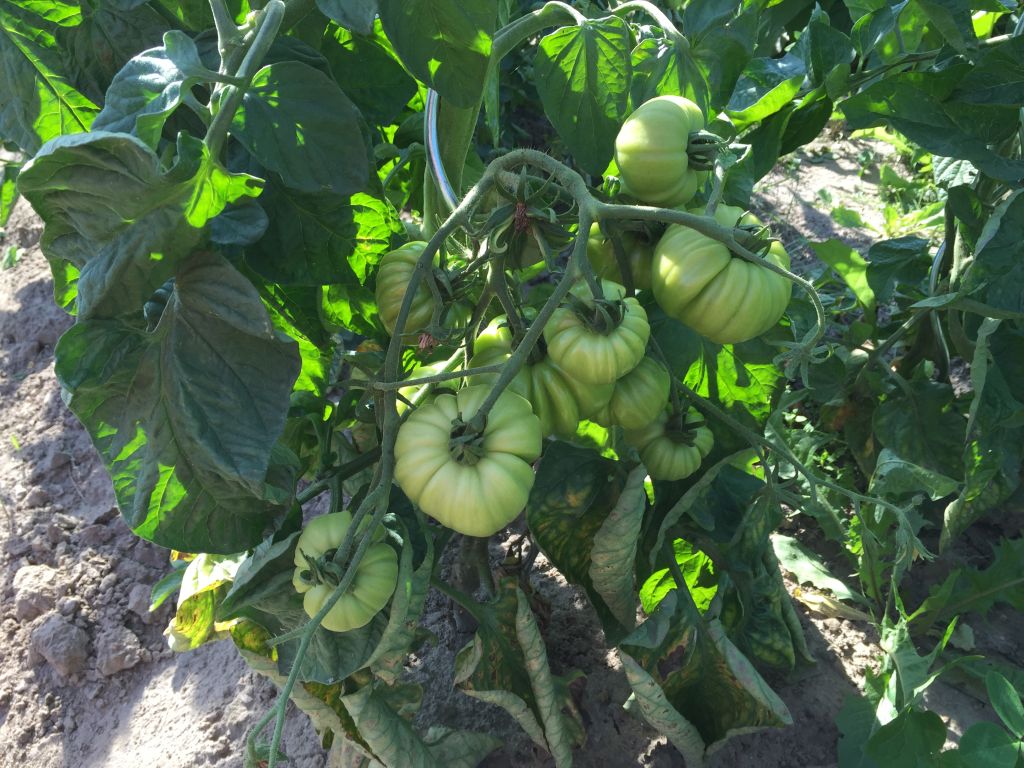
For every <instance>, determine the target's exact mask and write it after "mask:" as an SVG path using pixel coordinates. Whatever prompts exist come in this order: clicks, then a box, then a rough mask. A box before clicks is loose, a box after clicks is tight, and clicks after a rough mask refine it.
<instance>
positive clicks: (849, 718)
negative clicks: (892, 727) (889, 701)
mask: <svg viewBox="0 0 1024 768" xmlns="http://www.w3.org/2000/svg"><path fill="white" fill-rule="evenodd" d="M878 725H879V723H878V721H877V720H876V719H875V706H874V705H873V704H872V703H871V702H870V701H869V700H868V699H867V698H865V697H864V696H860V695H853V696H847V697H846V700H845V701H844V702H843V708H842V709H841V710H840V711H839V714H838V715H836V726H837V727H838V728H839V748H838V750H837V757H838V758H839V768H879V766H878V763H876V762H875V761H874V760H872V759H871V758H870V757H868V756H867V755H866V754H865V751H864V750H865V748H866V746H867V743H868V739H870V738H871V734H872V733H874V731H875V730H876V729H877V728H878Z"/></svg>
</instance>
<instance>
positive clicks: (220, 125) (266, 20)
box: [205, 0, 285, 158]
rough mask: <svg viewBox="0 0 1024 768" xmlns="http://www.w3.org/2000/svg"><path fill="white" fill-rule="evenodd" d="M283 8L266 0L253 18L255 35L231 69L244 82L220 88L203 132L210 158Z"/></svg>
mask: <svg viewBox="0 0 1024 768" xmlns="http://www.w3.org/2000/svg"><path fill="white" fill-rule="evenodd" d="M284 10H285V7H284V3H282V2H281V0H270V2H269V3H267V7H266V8H264V9H263V13H261V14H260V16H259V18H258V19H257V20H256V30H255V37H254V39H253V41H252V45H251V46H250V47H249V50H248V51H246V53H245V58H244V59H242V63H241V65H240V66H239V67H238V71H237V72H236V73H235V76H236V77H238V78H239V80H241V82H243V83H244V84H245V85H244V86H235V85H229V86H228V87H227V88H226V89H225V90H224V94H223V96H222V103H221V105H220V109H219V110H218V112H217V114H216V115H215V116H214V118H213V122H212V123H211V124H210V129H209V130H208V131H207V132H206V139H205V141H206V146H207V147H208V148H209V150H210V156H211V157H213V158H218V157H220V152H221V149H222V148H223V147H224V142H225V141H226V140H227V136H228V130H229V129H230V127H231V121H232V120H233V119H234V117H235V112H237V111H238V108H239V107H240V106H241V105H242V98H243V97H244V96H245V89H246V88H247V87H248V86H249V83H251V82H252V78H253V76H254V75H255V74H256V71H257V70H258V69H259V67H260V63H261V62H262V61H263V57H264V56H266V55H267V51H269V50H270V46H271V45H273V43H274V38H275V37H277V31H278V29H280V27H281V21H282V20H283V19H284Z"/></svg>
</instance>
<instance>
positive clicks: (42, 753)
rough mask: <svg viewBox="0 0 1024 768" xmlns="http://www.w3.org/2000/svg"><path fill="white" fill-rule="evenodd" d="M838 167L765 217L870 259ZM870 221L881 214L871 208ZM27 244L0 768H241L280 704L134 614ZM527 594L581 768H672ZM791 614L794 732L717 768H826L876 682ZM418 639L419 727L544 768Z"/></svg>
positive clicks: (17, 277)
mask: <svg viewBox="0 0 1024 768" xmlns="http://www.w3.org/2000/svg"><path fill="white" fill-rule="evenodd" d="M847 149H848V151H846V152H845V153H836V154H833V155H831V156H827V157H825V158H824V159H822V158H821V157H820V156H815V155H813V154H807V153H802V155H801V156H802V157H803V161H802V162H800V163H797V164H796V165H795V167H789V168H784V169H780V171H777V172H776V173H774V174H773V175H772V176H771V177H769V178H768V179H766V180H765V182H764V183H763V184H762V185H761V186H760V187H759V191H758V207H759V209H762V210H765V209H768V210H771V211H774V212H775V214H776V215H777V217H778V220H779V221H783V222H785V224H787V225H788V226H787V227H786V232H787V233H789V235H790V236H791V237H792V238H798V236H797V235H796V234H795V233H803V234H804V235H805V236H808V237H812V238H815V239H825V238H827V237H831V236H839V237H845V238H847V239H848V241H849V242H851V243H852V244H854V245H856V246H863V245H866V244H867V243H868V242H870V240H871V239H872V238H871V237H870V236H865V234H864V233H863V232H857V231H850V230H846V229H844V228H842V227H840V226H838V225H837V224H836V223H835V222H834V221H832V220H831V219H830V218H829V217H828V215H827V213H825V214H823V213H821V211H820V210H819V207H817V206H816V204H815V198H814V197H813V196H814V195H815V194H816V193H817V190H818V189H829V190H831V194H832V196H833V203H835V201H836V200H837V199H847V198H848V200H849V201H848V202H847V203H845V204H847V205H853V204H855V203H856V201H857V200H862V199H866V198H865V197H864V190H865V186H864V185H865V181H864V180H863V179H861V178H859V177H858V175H857V168H858V165H857V161H856V156H857V152H858V151H859V150H858V149H857V148H856V147H848V148H847ZM868 189H869V188H868ZM861 208H862V209H863V208H864V206H863V204H862V203H861ZM864 216H865V218H869V217H872V216H875V213H873V212H872V211H870V210H866V209H865V210H864ZM39 235H40V225H39V223H38V221H37V220H36V219H35V217H34V216H33V214H32V212H31V210H30V209H29V208H28V207H27V206H26V205H24V201H22V203H21V204H20V205H19V208H18V209H17V210H16V212H15V215H14V217H13V219H12V221H11V222H10V224H9V226H8V228H7V231H6V237H5V238H4V240H3V241H2V243H0V245H2V246H3V247H4V248H6V247H8V246H10V245H16V246H18V247H19V248H22V249H24V250H23V253H22V256H21V258H20V260H19V261H18V263H17V264H16V266H14V267H13V268H10V269H7V270H4V271H0V745H3V746H2V749H0V768H8V767H10V768H13V766H21V765H26V764H29V765H33V766H36V767H37V768H57V767H58V766H67V767H68V768H71V767H72V766H73V767H74V768H91V767H93V766H111V767H112V768H137V766H151V765H159V766H165V767H166V768H190V767H191V766H216V767H217V768H234V767H235V766H241V765H242V756H241V754H242V753H241V746H242V743H243V739H244V735H245V733H246V732H247V729H248V728H249V727H250V726H251V725H252V723H253V722H254V721H255V720H256V718H257V717H259V716H260V714H262V713H263V712H264V711H266V708H267V707H268V706H269V704H270V703H271V701H272V700H273V696H274V688H273V686H272V685H270V684H269V683H267V682H266V681H264V680H263V679H262V678H260V677H259V676H258V675H256V674H255V673H253V672H251V671H249V670H248V668H247V667H246V666H245V664H244V663H243V662H242V661H241V660H240V658H239V657H238V656H237V654H236V653H235V651H234V648H233V647H232V646H231V645H230V644H229V643H219V644H212V645H209V646H205V647H203V648H201V649H199V650H197V651H194V652H191V653H186V654H181V655H176V654H172V653H171V652H170V651H168V650H166V646H165V643H164V640H163V637H162V634H161V633H162V631H163V628H164V626H165V625H166V623H167V620H168V611H169V605H165V606H164V607H163V608H161V610H159V611H157V612H156V613H155V614H149V613H148V611H147V609H146V608H147V600H148V593H149V589H150V587H151V585H152V584H153V583H154V582H156V581H157V580H158V579H159V578H160V577H161V576H162V575H163V574H164V573H165V572H166V571H167V553H166V551H164V550H161V549H160V548H158V547H155V546H153V545H151V544H149V543H147V542H144V541H142V540H139V539H137V538H136V537H135V536H134V535H133V534H132V533H131V532H130V531H129V530H128V529H127V527H126V526H125V525H124V523H123V522H122V520H121V518H120V516H119V515H118V514H117V511H116V509H115V508H114V506H113V494H112V492H111V489H110V485H109V481H108V479H107V476H106V474H105V472H104V471H103V468H102V466H101V465H100V463H99V461H98V459H97V457H96V455H95V453H94V451H93V449H92V446H91V444H90V442H89V439H88V437H87V435H86V434H85V432H84V430H83V429H82V428H81V427H80V426H79V424H78V423H77V421H76V419H75V418H74V417H73V415H72V414H71V413H70V412H68V411H67V410H66V408H65V407H64V405H63V403H62V401H61V399H60V392H59V387H58V386H57V383H56V380H55V378H54V374H53V348H54V344H55V343H56V341H57V339H58V337H59V336H60V334H61V333H62V332H63V331H64V330H65V329H67V328H68V327H69V325H70V323H71V320H70V318H68V317H67V316H66V315H64V313H63V312H62V311H61V310H59V309H58V308H57V307H56V306H55V305H54V304H53V301H52V296H51V283H50V276H49V271H48V268H47V265H46V262H45V260H44V258H43V257H42V255H41V253H40V252H39V250H38V247H37V245H36V244H37V242H38V239H39ZM792 244H793V245H796V246H797V247H799V244H798V243H797V242H796V241H795V240H794V242H793V243H792ZM494 553H495V554H496V555H499V554H500V545H498V544H496V545H495V549H494ZM533 579H534V583H535V586H536V587H537V589H538V590H539V592H540V594H541V595H543V597H544V598H545V599H546V600H547V601H548V602H549V603H550V604H551V619H550V622H549V623H548V625H547V627H546V640H547V646H548V652H549V655H550V660H551V665H552V668H553V671H554V672H556V673H561V672H565V671H567V670H569V669H579V670H581V671H583V672H584V673H585V674H586V676H587V677H586V682H585V685H584V687H583V689H582V694H581V710H582V713H583V717H584V720H585V722H586V725H587V730H588V741H587V744H586V746H585V747H584V748H582V749H581V750H579V751H578V752H577V755H576V764H577V765H580V766H594V767H596V766H601V767H602V768H620V767H621V768H625V767H626V766H658V767H659V768H667V767H668V766H681V765H683V762H682V759H681V757H680V756H679V755H678V753H677V752H676V751H675V750H674V749H673V748H672V747H670V746H668V745H666V744H665V742H664V739H662V738H660V737H659V736H658V735H657V734H656V733H655V732H653V731H652V730H651V729H649V728H647V727H646V726H643V725H641V724H640V723H638V722H637V721H636V720H635V719H633V718H632V717H631V716H630V715H629V714H627V713H626V712H625V711H624V710H623V709H622V706H621V705H622V703H623V702H624V701H625V699H626V698H627V696H628V693H629V687H628V684H627V682H626V679H625V677H624V675H623V674H622V672H621V670H620V669H619V667H618V663H617V661H616V659H615V656H614V654H613V653H609V652H608V651H607V650H606V649H605V648H604V647H603V644H602V637H601V634H600V630H599V628H598V624H597V621H596V618H595V617H594V615H593V614H592V612H591V611H590V610H589V608H588V607H587V605H586V602H585V600H584V599H583V597H582V596H581V594H580V593H579V592H578V591H577V590H575V589H573V588H572V587H569V586H568V585H566V584H565V582H564V581H563V580H562V579H561V577H560V576H559V575H558V574H557V573H556V572H555V571H554V570H553V569H551V568H550V567H549V566H546V564H545V563H544V562H543V561H542V560H541V561H539V564H538V567H537V568H536V570H535V571H534V574H533ZM800 611H801V615H802V619H803V623H804V627H805V629H806V632H807V637H808V641H809V644H810V648H811V650H812V652H814V654H815V655H816V657H817V658H818V659H819V662H818V664H817V665H816V666H815V667H813V668H810V669H807V670H803V671H802V672H800V673H799V674H798V675H797V676H795V677H793V678H790V679H772V680H771V681H770V682H772V684H773V686H774V687H775V688H776V690H777V691H778V692H779V694H780V695H781V697H782V698H783V700H784V701H785V702H786V704H787V705H788V706H789V708H790V710H791V712H792V715H793V719H794V722H795V724H794V725H793V726H792V727H790V728H786V729H781V730H776V731H771V732H762V733H757V734H748V735H744V736H740V737H738V738H736V739H734V740H733V741H731V742H730V743H729V744H727V745H726V746H725V747H724V748H723V749H722V750H720V751H719V752H718V753H716V756H715V759H714V760H713V761H712V763H713V764H714V765H718V766H733V767H735V768H745V767H747V766H750V768H755V767H756V768H811V766H832V765H835V759H836V758H835V755H836V739H837V731H836V727H835V724H834V718H835V715H836V713H837V712H838V711H839V709H840V707H841V705H842V701H843V698H844V697H845V696H846V695H847V694H849V693H851V692H854V691H855V690H856V686H857V681H858V680H862V679H863V676H864V672H865V670H866V669H868V668H870V667H872V666H873V664H874V660H875V658H876V657H877V655H878V648H877V645H876V640H877V638H876V637H875V635H874V634H873V632H872V630H871V628H870V626H869V625H867V624H866V623H858V622H851V621H845V620H840V619H835V618H824V617H821V616H814V615H808V614H806V611H805V610H804V609H803V608H800ZM425 623H426V625H427V627H428V628H429V629H430V630H431V631H433V632H434V633H435V634H436V636H437V637H438V643H437V645H436V646H434V647H432V648H429V649H427V650H426V651H424V652H423V653H422V655H421V656H419V657H417V658H415V659H413V660H412V662H411V663H410V666H409V674H410V676H411V677H412V678H413V679H417V680H419V681H421V682H426V681H427V680H428V679H432V680H433V682H432V683H430V684H429V685H428V687H427V694H428V695H427V697H426V699H425V701H424V706H423V710H422V711H421V713H420V715H419V717H418V719H417V722H418V723H420V724H423V725H427V724H430V723H438V722H440V723H446V724H448V725H449V726H455V725H457V726H458V727H461V728H471V729H477V730H486V731H492V732H495V733H497V734H499V735H501V736H502V737H503V738H505V739H506V741H507V744H506V746H505V748H503V749H502V750H500V751H499V752H496V753H495V754H494V755H492V756H491V757H490V758H489V759H488V760H487V762H486V763H485V765H490V766H534V765H536V766H547V765H549V764H550V758H549V757H548V756H547V755H546V754H543V753H540V752H538V751H537V750H536V749H535V748H534V747H533V746H532V744H531V743H530V742H529V741H528V740H527V739H526V737H525V736H524V735H523V734H521V733H520V732H518V731H517V730H516V729H515V727H514V726H513V724H512V723H511V720H510V719H509V718H508V717H507V716H506V715H504V713H503V712H501V711H499V710H495V709H493V708H490V707H486V706H482V705H481V704H480V703H478V702H475V701H473V700H470V699H469V698H467V697H465V696H463V695H462V694H461V693H458V692H455V691H452V690H451V674H452V663H451V662H452V657H453V654H454V652H455V651H457V650H458V649H459V648H460V647H461V646H462V645H463V644H464V643H465V642H466V641H467V640H468V635H465V634H463V633H460V632H459V631H458V630H457V629H456V627H455V623H454V619H453V616H452V614H451V611H450V608H449V606H448V604H447V601H446V600H444V599H442V598H441V597H440V596H439V595H437V594H434V595H433V596H432V597H431V599H430V601H429V603H428V606H427V611H426V615H425ZM936 701H937V703H934V704H933V706H935V707H936V709H938V711H940V712H942V713H943V714H946V715H949V716H950V717H951V722H953V723H954V725H955V727H957V728H959V727H962V724H963V723H966V722H970V721H972V720H974V719H976V718H977V717H979V716H981V715H982V713H983V708H982V705H981V704H980V703H979V702H977V701H975V700H973V699H969V698H967V697H965V696H962V695H961V694H958V693H956V692H954V691H952V689H948V692H947V693H942V692H941V691H940V693H939V694H937V696H936ZM284 747H285V751H286V752H287V753H288V754H289V755H290V756H291V758H292V763H291V764H292V765H295V766H299V767H300V768H314V767H318V766H326V765H328V758H327V756H326V755H325V753H324V751H323V750H322V749H321V747H320V745H319V742H318V739H317V737H316V734H315V733H314V732H313V730H312V728H311V727H310V726H309V724H308V722H307V721H306V719H305V717H304V716H303V715H302V714H301V713H298V712H292V713H291V715H290V717H289V721H288V726H287V729H286V736H285V742H284Z"/></svg>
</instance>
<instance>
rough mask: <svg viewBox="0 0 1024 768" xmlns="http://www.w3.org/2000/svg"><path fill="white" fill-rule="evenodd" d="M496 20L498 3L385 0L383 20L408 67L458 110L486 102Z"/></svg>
mask: <svg viewBox="0 0 1024 768" xmlns="http://www.w3.org/2000/svg"><path fill="white" fill-rule="evenodd" d="M496 17H497V3H495V2H493V0H380V20H381V22H382V23H383V25H384V31H385V32H386V33H387V36H388V39H389V40H390V41H391V42H392V44H393V45H394V46H395V50H396V51H397V52H398V55H399V57H400V58H401V59H402V63H404V64H405V66H406V67H408V69H409V71H410V72H412V73H413V75H415V76H416V77H417V79H419V80H421V81H422V82H424V83H426V84H427V85H428V86H430V87H431V88H433V89H434V90H435V91H437V92H438V93H439V94H440V95H441V98H443V99H445V100H447V101H450V102H451V103H452V104H453V105H455V106H456V107H474V106H476V104H477V103H478V101H479V99H480V95H481V94H482V92H483V87H484V80H485V78H486V76H487V66H488V61H489V59H490V55H491V34H492V33H493V32H494V22H495V18H496Z"/></svg>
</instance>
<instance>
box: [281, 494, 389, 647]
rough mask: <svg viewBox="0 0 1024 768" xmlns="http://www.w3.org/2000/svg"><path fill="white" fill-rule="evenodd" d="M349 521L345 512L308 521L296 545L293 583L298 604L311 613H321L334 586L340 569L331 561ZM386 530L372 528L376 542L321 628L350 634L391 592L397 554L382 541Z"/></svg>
mask: <svg viewBox="0 0 1024 768" xmlns="http://www.w3.org/2000/svg"><path fill="white" fill-rule="evenodd" d="M351 525H352V515H351V514H350V513H349V512H348V511H347V510H346V511H342V512H334V513H331V514H326V515H320V516H319V517H315V518H313V519H312V520H310V521H309V523H307V524H306V527H305V528H303V529H302V533H301V534H299V540H298V541H297V542H296V544H295V557H294V563H295V572H294V573H293V574H292V586H293V587H295V590H296V591H297V592H299V593H300V594H301V595H302V596H303V599H302V607H303V610H305V612H306V614H307V615H308V616H310V617H313V616H315V615H316V614H317V613H319V611H320V609H321V608H322V607H323V605H324V602H325V601H326V600H327V599H328V598H329V597H330V596H331V594H333V592H334V590H335V589H336V588H337V586H338V584H339V581H340V577H341V575H342V574H341V568H339V567H338V566H337V565H335V564H334V563H333V562H332V559H333V557H334V552H335V550H337V548H338V547H340V546H341V543H342V541H344V539H345V534H346V533H347V532H348V529H349V527H350V526H351ZM383 537H384V530H383V529H382V528H378V529H377V530H376V531H375V532H374V537H373V538H374V542H376V543H373V544H371V545H370V546H369V548H368V549H367V550H366V553H365V554H364V555H363V559H362V560H360V561H359V566H358V567H357V568H356V575H355V578H354V579H353V581H352V583H351V585H350V586H349V588H348V590H347V591H346V592H345V593H344V594H343V595H342V596H341V597H340V598H339V599H338V602H336V603H335V604H334V606H333V607H332V608H331V610H330V611H328V612H327V615H326V616H325V617H324V620H323V624H322V626H323V627H324V629H329V630H331V631H332V632H348V631H349V630H351V629H357V628H359V627H362V626H365V625H366V624H369V623H370V620H371V619H372V618H373V617H374V616H375V615H376V614H378V613H379V612H380V611H381V610H382V609H383V608H384V606H385V605H387V604H388V601H389V600H390V599H391V595H392V594H393V593H394V591H395V586H396V585H397V584H398V555H397V553H396V552H395V550H394V549H392V548H391V546H390V545H388V544H385V543H384V542H383V541H381V540H382V539H383Z"/></svg>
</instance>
